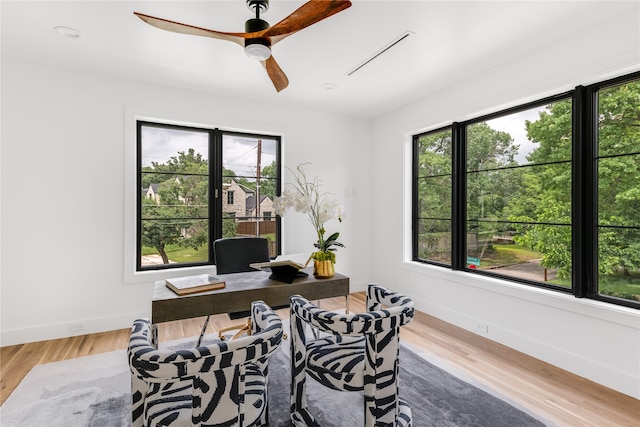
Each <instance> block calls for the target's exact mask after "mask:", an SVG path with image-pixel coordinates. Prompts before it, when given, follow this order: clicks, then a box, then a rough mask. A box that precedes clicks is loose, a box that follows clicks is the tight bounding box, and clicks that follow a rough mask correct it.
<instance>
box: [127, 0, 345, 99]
mask: <svg viewBox="0 0 640 427" xmlns="http://www.w3.org/2000/svg"><path fill="white" fill-rule="evenodd" d="M246 2H247V7H248V8H249V10H253V11H254V12H255V14H256V17H255V18H252V19H249V20H248V21H247V22H245V32H244V33H227V32H223V31H215V30H207V29H206V28H200V27H194V26H192V25H187V24H181V23H179V22H175V21H169V20H167V19H162V18H156V17H154V16H149V15H145V14H143V13H139V12H133V13H134V14H135V15H136V16H137V17H138V18H140V19H142V20H143V21H144V22H146V23H147V24H149V25H153V26H154V27H157V28H160V29H162V30H167V31H173V32H175V33H182V34H191V35H194V36H202V37H211V38H214V39H221V40H228V41H230V42H234V43H236V44H238V45H240V46H242V47H244V51H245V53H246V54H247V56H249V57H250V58H251V59H255V60H257V61H260V62H261V63H262V65H263V66H264V67H265V69H266V70H267V74H268V75H269V78H270V79H271V81H272V82H273V85H274V86H275V88H276V91H278V92H280V91H281V90H283V89H284V88H286V87H287V86H288V85H289V79H287V76H286V75H285V74H284V72H283V71H282V69H281V68H280V66H279V65H278V63H277V62H276V60H275V59H274V58H273V55H271V47H272V46H273V45H275V44H276V43H278V42H280V41H281V40H283V39H285V38H286V37H288V36H290V35H291V34H293V33H296V32H298V31H300V30H302V29H304V28H306V27H309V26H311V25H313V24H315V23H316V22H319V21H322V20H323V19H325V18H328V17H330V16H331V15H334V14H336V13H338V12H340V11H342V10H344V9H346V8H348V7H349V6H351V1H349V0H310V1H308V2H307V3H305V4H303V5H302V6H300V7H299V8H298V9H297V10H296V11H294V12H293V13H292V14H291V15H289V16H287V17H286V18H284V19H283V20H282V21H280V22H278V23H277V24H275V25H274V26H269V23H268V22H267V21H264V20H262V19H260V12H266V11H267V9H269V0H246Z"/></svg>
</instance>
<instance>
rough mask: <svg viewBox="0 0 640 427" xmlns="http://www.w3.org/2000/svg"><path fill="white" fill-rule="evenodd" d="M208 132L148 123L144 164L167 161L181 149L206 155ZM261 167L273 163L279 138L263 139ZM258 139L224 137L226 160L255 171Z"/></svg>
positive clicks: (240, 171) (144, 130) (229, 166)
mask: <svg viewBox="0 0 640 427" xmlns="http://www.w3.org/2000/svg"><path fill="white" fill-rule="evenodd" d="M208 138H209V135H208V133H207V132H206V131H205V132H200V131H194V130H178V129H169V128H162V127H150V126H144V127H143V128H142V153H143V159H142V166H151V162H158V163H166V162H167V160H169V158H170V157H172V156H177V154H178V152H179V151H185V152H186V151H188V150H189V148H193V149H195V151H196V153H200V154H202V156H203V157H204V158H205V159H208V158H209V155H208ZM261 145H262V156H261V162H260V163H261V168H264V167H265V166H268V165H270V164H271V163H273V162H274V161H275V159H276V141H275V140H274V139H267V138H263V139H262V143H261ZM257 147H258V139H257V138H249V137H243V136H236V135H224V137H223V154H222V157H223V164H224V167H226V168H227V169H231V170H233V171H234V172H235V173H236V174H238V175H255V172H256V167H257Z"/></svg>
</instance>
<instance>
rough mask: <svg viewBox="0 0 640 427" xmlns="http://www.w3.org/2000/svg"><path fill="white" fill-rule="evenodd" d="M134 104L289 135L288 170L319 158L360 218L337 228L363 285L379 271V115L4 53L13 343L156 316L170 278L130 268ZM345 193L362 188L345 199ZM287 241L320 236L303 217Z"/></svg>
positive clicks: (319, 167)
mask: <svg viewBox="0 0 640 427" xmlns="http://www.w3.org/2000/svg"><path fill="white" fill-rule="evenodd" d="M133 114H140V115H144V116H146V117H157V118H162V119H174V120H184V121H189V122H191V123H197V124H203V125H213V126H217V127H220V128H223V129H239V130H247V131H253V132H265V133H270V134H278V135H282V141H283V146H284V150H283V151H284V157H283V160H284V164H285V166H288V167H293V168H295V166H296V165H297V164H299V163H302V162H312V164H311V165H310V166H309V167H308V172H309V174H310V175H311V176H314V175H317V176H319V177H320V178H321V179H322V181H323V190H325V191H328V192H332V193H335V194H336V195H337V196H339V197H340V199H341V201H342V202H343V204H344V205H345V206H346V209H347V212H348V215H349V217H348V219H347V221H346V222H345V223H343V224H341V225H340V226H339V227H338V226H337V225H336V224H331V226H332V227H333V226H335V227H336V230H337V231H341V232H342V235H341V240H342V241H343V242H344V244H345V245H346V246H347V247H346V249H343V250H340V252H339V253H338V261H337V264H336V268H337V270H338V271H339V272H341V273H344V274H346V275H348V276H350V277H351V284H352V289H354V290H357V289H363V288H364V286H365V283H366V282H367V281H369V280H370V279H371V277H370V271H371V267H370V260H369V257H361V256H357V254H360V253H368V250H369V248H370V246H371V245H370V240H369V233H368V231H369V230H370V228H371V226H370V219H369V209H368V207H369V204H370V200H369V191H368V185H369V184H368V179H369V177H370V175H371V166H370V163H371V162H370V161H369V159H368V158H367V156H369V154H368V153H369V150H368V149H365V148H368V143H369V141H370V128H369V125H368V123H366V122H365V121H363V120H358V119H350V118H345V117H341V116H337V115H332V114H326V113H322V112H318V111H305V110H304V109H299V108H296V109H294V108H286V107H281V106H278V105H262V104H258V103H253V102H251V101H249V100H239V99H229V98H224V97H219V96H215V95H212V94H204V93H195V92H188V91H182V90H178V89H172V88H165V87H158V86H152V85H148V84H145V83H143V82H134V81H128V80H122V79H116V78H111V77H106V76H100V75H93V74H86V73H83V72H77V71H73V70H69V69H61V68H52V67H46V66H42V65H35V64H29V63H24V62H17V61H11V60H3V62H2V158H1V161H2V163H1V166H2V167H1V174H2V176H1V181H0V182H1V185H2V190H1V193H0V194H1V202H2V204H1V206H2V212H1V221H2V223H1V230H2V236H1V237H2V239H1V250H0V253H1V256H2V258H1V276H0V285H1V299H2V301H1V310H2V313H1V321H2V323H1V333H2V335H1V343H2V345H3V346H5V345H11V344H16V343H22V342H31V341H38V340H44V339H52V338H58V337H64V336H70V335H77V334H83V333H90V332H97V331H104V330H113V329H119V328H127V327H129V326H130V325H131V322H132V321H133V320H134V319H135V318H137V317H140V316H150V308H151V296H152V287H153V280H154V279H156V278H158V277H157V275H156V276H153V275H149V276H148V277H143V278H142V279H141V281H140V279H137V281H136V280H129V279H131V274H130V273H131V272H130V271H128V270H125V269H128V266H130V265H131V264H132V263H131V262H129V263H126V262H125V256H129V254H131V256H133V255H132V254H133V252H132V251H131V247H130V246H131V245H130V243H131V242H132V241H133V240H132V233H131V232H130V230H131V227H132V221H133V218H135V211H134V210H133V209H134V208H133V206H135V205H134V204H133V202H132V201H133V200H134V198H135V194H136V193H135V189H134V186H135V180H131V177H132V176H134V174H133V172H134V171H133V170H132V163H131V158H132V153H134V150H135V127H134V126H135V119H134V117H133ZM133 164H135V163H133ZM129 184H131V185H129ZM345 189H349V190H351V189H355V190H356V192H355V193H356V197H355V198H354V197H348V198H345V197H343V196H344V194H345ZM346 193H347V194H348V195H349V196H351V195H352V191H349V192H346ZM331 231H333V230H331ZM127 233H128V234H127ZM283 237H284V240H283V246H284V250H285V252H290V253H296V252H305V251H308V252H311V251H312V250H313V246H312V244H313V241H315V239H316V237H315V235H314V232H313V228H312V227H311V225H310V224H309V223H308V221H306V220H305V218H304V217H302V215H301V214H297V213H293V214H291V215H290V216H288V217H287V218H286V221H284V226H283ZM127 252H129V253H127ZM127 282H132V283H127ZM71 325H78V326H81V328H80V329H81V330H77V331H71V330H70V326H71Z"/></svg>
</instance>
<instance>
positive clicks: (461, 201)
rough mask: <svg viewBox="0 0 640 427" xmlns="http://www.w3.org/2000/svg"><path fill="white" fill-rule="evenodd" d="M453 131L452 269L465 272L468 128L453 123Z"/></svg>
mask: <svg viewBox="0 0 640 427" xmlns="http://www.w3.org/2000/svg"><path fill="white" fill-rule="evenodd" d="M451 131H452V135H451V137H452V142H451V146H452V156H451V157H452V163H453V164H452V165H451V169H452V177H451V179H452V193H453V194H452V199H451V200H452V206H451V216H452V218H451V228H452V230H451V240H452V242H451V243H452V254H451V267H452V269H453V270H464V269H465V268H466V265H467V263H466V260H467V256H466V254H467V237H466V236H467V221H466V219H467V192H466V181H467V180H466V164H467V150H466V139H467V135H466V133H467V132H466V126H464V125H463V124H460V123H457V122H455V123H453V124H452V126H451Z"/></svg>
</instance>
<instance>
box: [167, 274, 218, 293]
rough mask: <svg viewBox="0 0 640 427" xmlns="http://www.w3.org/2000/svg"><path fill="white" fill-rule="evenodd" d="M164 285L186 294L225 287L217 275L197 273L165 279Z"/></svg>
mask: <svg viewBox="0 0 640 427" xmlns="http://www.w3.org/2000/svg"><path fill="white" fill-rule="evenodd" d="M166 285H167V287H168V288H169V289H171V290H172V291H173V292H175V293H176V294H178V295H187V294H193V293H196V292H204V291H212V290H215V289H222V288H224V287H225V282H224V280H222V279H220V278H219V277H216V276H212V275H210V274H198V275H195V276H185V277H175V278H173V279H167V280H166Z"/></svg>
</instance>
